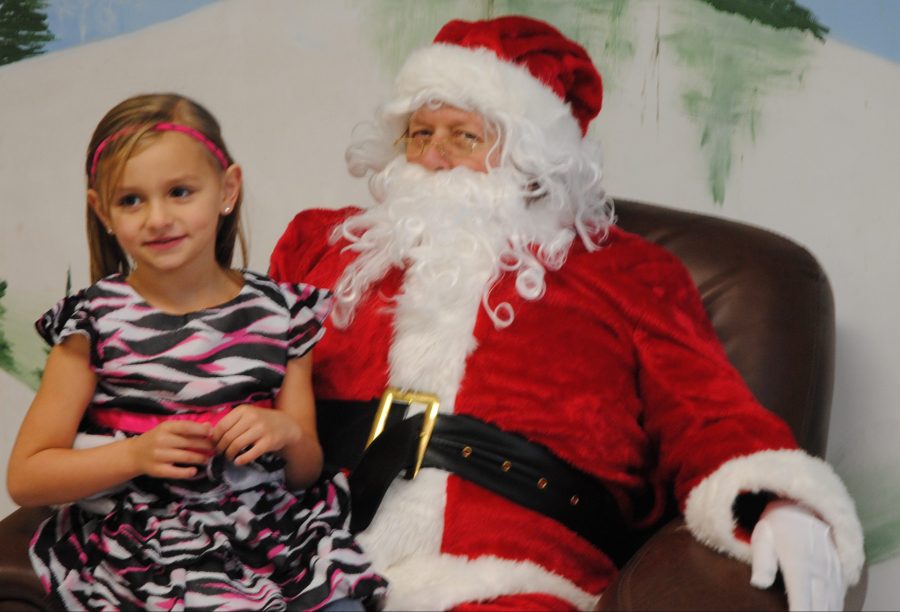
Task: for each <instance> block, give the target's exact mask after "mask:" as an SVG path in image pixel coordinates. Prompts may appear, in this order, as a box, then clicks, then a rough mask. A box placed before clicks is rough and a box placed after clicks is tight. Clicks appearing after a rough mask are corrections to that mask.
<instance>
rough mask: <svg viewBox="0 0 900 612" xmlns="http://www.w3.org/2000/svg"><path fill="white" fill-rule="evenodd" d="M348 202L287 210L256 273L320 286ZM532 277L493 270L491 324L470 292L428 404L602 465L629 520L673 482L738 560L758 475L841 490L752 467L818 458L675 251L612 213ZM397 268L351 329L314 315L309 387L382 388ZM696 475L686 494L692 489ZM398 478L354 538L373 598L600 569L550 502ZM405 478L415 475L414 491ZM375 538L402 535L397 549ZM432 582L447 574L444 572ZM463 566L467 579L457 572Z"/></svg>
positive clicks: (337, 268)
mask: <svg viewBox="0 0 900 612" xmlns="http://www.w3.org/2000/svg"><path fill="white" fill-rule="evenodd" d="M357 210H358V209H342V210H309V211H305V212H302V213H300V214H299V215H298V216H297V217H296V218H295V219H294V220H293V222H292V223H291V224H290V226H289V227H288V229H287V230H286V232H285V233H284V235H283V236H282V238H281V240H280V241H279V243H278V245H277V247H276V249H275V251H274V253H273V255H272V260H271V269H270V274H271V275H272V276H273V277H274V278H276V279H278V280H289V281H303V282H306V283H311V284H314V285H317V286H320V287H328V288H331V287H334V285H335V282H336V281H337V279H338V278H339V277H340V275H341V273H342V272H343V270H344V268H345V266H346V265H347V263H348V262H349V261H351V260H352V258H353V257H355V254H354V253H352V252H350V251H343V250H342V247H344V246H346V242H344V241H343V240H340V241H338V242H337V243H335V244H332V243H331V242H330V241H329V238H330V236H331V234H332V232H331V230H332V229H333V228H334V227H335V226H336V225H337V224H339V223H340V222H341V221H342V220H343V219H345V218H346V217H347V216H349V215H350V214H352V213H354V212H355V211H357ZM546 281H547V289H546V293H545V295H544V297H543V298H541V299H540V300H537V301H525V300H523V299H521V298H519V297H518V295H517V294H516V291H515V287H514V281H513V279H512V278H507V277H504V278H501V280H500V281H499V282H498V284H497V285H496V286H495V287H494V289H493V291H492V293H491V298H490V299H491V301H492V303H499V302H503V301H507V302H509V303H510V304H511V305H512V306H513V308H514V310H515V320H514V322H513V323H512V325H510V326H509V327H507V328H505V329H499V330H498V329H496V328H495V326H494V325H493V323H492V322H491V320H490V319H489V318H488V317H487V315H486V313H485V311H484V309H483V308H481V307H479V308H478V312H477V315H476V317H475V320H474V321H473V322H472V325H471V326H470V327H469V330H470V331H469V333H471V334H472V335H473V337H474V341H475V345H474V346H475V348H474V350H472V351H471V352H470V353H469V354H467V355H460V356H459V359H460V360H463V362H464V368H465V369H464V374H463V376H462V380H461V382H460V384H459V387H458V389H457V394H456V397H455V402H453V405H452V406H443V405H442V411H452V412H455V413H456V414H467V415H471V416H474V417H477V418H480V419H482V420H484V421H488V422H490V423H493V424H495V425H497V426H499V427H501V428H502V429H504V430H508V431H512V432H517V433H519V434H521V435H524V436H526V437H527V438H529V439H532V440H535V441H537V442H540V443H541V444H543V445H544V446H546V447H548V448H550V449H551V450H553V451H554V452H555V453H556V454H557V455H558V456H559V457H561V458H563V459H565V460H566V461H568V462H570V463H571V464H572V465H574V466H576V467H578V468H580V469H581V470H583V471H585V472H588V473H590V474H592V475H594V476H596V477H597V478H598V479H600V480H602V481H603V482H604V483H605V484H606V485H607V487H608V488H609V489H610V490H611V491H612V492H613V493H614V495H615V496H616V498H617V500H618V501H619V503H620V506H621V507H622V509H623V511H624V512H625V513H626V514H628V515H629V516H630V518H632V519H634V520H635V521H640V520H645V521H646V520H652V519H653V518H657V517H658V516H659V513H660V512H661V510H662V506H663V504H664V502H665V496H666V495H667V494H669V493H671V492H674V496H675V499H676V501H677V503H678V506H679V508H680V509H681V510H682V511H683V512H686V513H687V515H688V523H689V525H692V529H694V530H695V533H696V535H698V537H701V538H702V539H704V540H705V541H707V542H708V543H710V544H711V545H713V546H715V547H716V548H719V549H722V550H726V551H727V552H729V553H730V554H732V555H734V556H739V557H743V558H745V559H746V558H748V556H749V551H748V550H747V547H746V543H745V542H742V541H741V540H740V538H736V537H735V533H734V527H733V521H732V517H731V505H732V503H733V502H734V499H735V495H736V494H737V493H739V492H741V491H743V490H759V489H760V488H766V489H769V490H773V491H775V492H777V493H778V494H783V495H787V496H790V497H793V498H795V499H801V500H804V501H805V502H807V503H810V505H812V506H813V507H816V506H820V505H825V506H827V505H828V503H829V502H828V501H826V498H827V499H830V498H831V497H832V496H833V495H838V496H840V494H841V492H842V490H843V489H842V486H840V483H839V481H838V488H839V489H840V490H839V491H837V492H835V491H834V490H833V488H834V487H832V486H831V485H830V484H829V486H824V491H821V492H820V491H812V492H810V493H807V492H805V490H804V491H796V490H795V489H794V488H792V485H791V483H789V482H788V483H784V482H782V480H783V479H777V478H776V479H770V478H769V477H768V476H767V475H766V473H767V472H770V471H771V468H770V466H769V465H768V464H767V463H765V462H766V461H770V460H771V461H775V464H776V465H778V466H780V467H783V468H787V469H795V468H797V469H804V470H806V469H809V470H812V471H813V472H814V473H815V474H816V475H818V471H820V470H821V471H825V472H828V473H829V474H830V469H828V468H827V466H825V465H824V464H822V462H820V461H818V460H816V459H813V458H811V457H808V456H806V455H805V454H803V453H802V451H797V450H794V449H795V448H796V443H795V441H794V438H793V436H792V434H791V432H790V430H789V428H788V427H787V426H786V425H785V424H784V422H783V421H781V420H780V419H779V418H778V417H776V416H775V415H774V414H772V413H770V412H768V411H767V410H765V409H764V408H762V407H761V406H760V405H759V404H758V403H757V402H756V401H755V399H754V398H753V396H752V395H751V393H750V392H749V391H748V389H747V388H746V386H745V385H744V383H743V381H742V379H741V377H740V375H739V374H738V373H737V371H736V370H735V369H734V368H733V367H732V366H731V365H730V363H729V362H728V360H727V358H726V356H725V354H724V351H723V349H722V348H721V345H720V344H719V342H718V339H717V338H716V336H715V333H714V331H713V329H712V327H711V325H710V323H709V321H708V319H707V317H706V315H705V312H704V310H703V306H702V304H701V301H700V297H699V294H698V292H697V290H696V288H695V287H694V285H693V283H692V281H691V279H690V277H689V276H688V274H687V271H686V270H685V268H684V266H683V265H682V264H681V263H680V262H679V261H678V260H677V259H676V258H675V257H674V256H672V255H671V254H669V253H668V252H666V251H665V250H663V249H661V248H659V247H657V246H655V245H652V244H650V243H648V242H646V241H645V240H643V239H641V238H640V237H637V236H635V235H632V234H629V233H627V232H624V231H622V230H619V229H618V228H612V229H611V231H610V235H609V238H608V240H607V241H606V243H605V244H604V246H603V247H602V248H601V249H600V250H598V251H594V252H589V251H587V250H586V249H585V247H584V246H583V245H582V244H581V242H580V241H578V240H576V241H575V242H574V243H573V245H572V247H571V250H570V252H569V255H568V259H567V261H566V263H565V264H564V266H563V267H562V268H561V270H559V271H556V272H548V274H547V276H546ZM404 282H405V273H404V271H402V270H399V269H394V270H392V271H391V272H389V273H388V274H387V275H386V277H385V278H384V279H383V280H382V282H381V283H380V284H379V285H378V286H377V288H376V290H374V291H373V290H370V291H369V293H368V294H367V295H366V297H364V299H363V301H362V302H361V303H360V304H359V306H358V307H357V312H356V316H355V319H354V321H353V323H352V324H351V326H350V327H349V329H347V330H341V329H336V328H334V327H333V326H330V328H329V329H328V331H327V333H326V334H325V337H324V339H323V340H322V341H321V342H320V343H319V344H318V345H317V346H316V349H315V357H314V359H315V366H314V384H315V392H316V396H317V397H318V398H325V399H355V400H371V399H373V398H378V397H380V396H381V394H382V392H383V391H384V389H385V387H386V386H387V385H388V384H389V382H390V380H389V379H390V376H391V373H390V370H391V366H390V363H389V356H388V353H389V350H390V346H391V343H392V342H393V341H394V337H395V333H396V330H397V329H398V328H399V327H398V321H397V320H395V311H394V310H393V308H392V306H393V303H392V302H391V299H390V298H391V297H392V296H396V295H398V294H399V293H400V292H402V290H403V283H404ZM433 315H434V327H435V330H434V332H433V337H432V336H431V335H430V334H429V335H426V337H424V338H423V339H422V340H421V342H423V343H425V345H424V346H425V349H427V350H433V351H442V350H445V349H444V343H443V342H442V336H441V330H440V327H441V320H442V313H441V312H435V313H433ZM428 342H433V344H432V345H428V344H427V343H428ZM410 358H414V357H413V356H410ZM416 390H418V391H429V390H428V389H416ZM773 451H774V453H773ZM757 459H759V460H760V461H757ZM735 460H738V462H737V464H735V463H734V461H735ZM748 461H749V463H748ZM757 464H758V466H759V467H758V468H757ZM820 464H821V465H820ZM723 465H728V466H729V470H726V471H725V472H724V474H725V476H724V480H723V482H724V484H725V485H727V486H724V487H723V486H721V485H722V483H720V482H718V481H717V480H716V478H715V477H714V476H715V475H716V474H717V473H718V472H719V471H720V468H722V466H723ZM797 466H799V467H797ZM732 468H733V469H732ZM831 477H833V474H831ZM767 479H768V480H767ZM420 480H422V482H421V483H420ZM770 480H771V484H769V481H770ZM704 482H705V483H706V487H705V488H704V487H700V493H701V494H698V499H700V501H699V502H698V503H694V504H693V505H692V504H690V503H689V497H690V496H691V495H692V493H696V491H695V490H696V489H697V488H698V485H701V484H702V483H704ZM403 487H405V488H404V489H403V491H399V492H398V491H394V490H393V489H392V490H391V491H389V493H388V497H390V496H391V495H392V494H393V495H396V496H398V499H402V500H403V503H402V505H397V504H395V505H391V504H390V503H388V499H386V500H385V503H384V504H383V505H382V510H381V511H380V513H379V517H377V518H376V523H378V522H379V521H380V526H377V527H376V526H375V524H373V528H374V529H375V530H376V531H379V533H378V534H376V535H373V536H372V537H371V538H370V539H369V540H366V539H363V540H362V541H363V544H364V545H367V546H371V547H372V550H370V551H369V552H370V553H372V554H373V556H374V558H375V562H376V564H380V565H382V567H379V569H381V570H383V571H385V573H386V575H387V576H388V578H389V579H390V580H391V581H392V585H393V590H392V595H391V597H392V599H391V600H390V601H389V605H392V606H396V607H401V608H403V607H425V608H447V607H451V606H454V605H458V604H459V603H461V602H465V601H474V600H485V599H491V598H493V597H497V596H503V595H507V594H516V593H543V594H545V595H546V594H549V595H552V596H554V597H558V598H560V599H563V600H565V601H567V602H569V603H570V604H572V605H574V606H576V607H580V608H583V607H589V606H591V605H592V604H593V602H594V601H595V599H596V597H597V596H598V595H599V594H600V593H602V591H603V589H604V588H605V587H606V585H607V584H608V582H609V581H610V579H611V578H612V577H613V575H614V573H615V571H616V570H615V568H614V566H613V565H612V564H611V562H610V561H609V559H608V558H607V557H606V556H605V555H604V554H603V552H602V551H600V550H597V549H595V548H593V547H592V546H591V545H590V544H588V543H587V542H586V541H584V540H582V539H581V538H579V537H578V536H576V535H575V534H574V533H572V532H571V531H569V530H568V529H567V528H565V527H563V526H562V525H560V524H558V523H556V522H555V521H553V520H552V519H549V518H547V517H544V516H542V515H539V514H537V513H535V512H532V511H530V510H527V509H524V508H522V507H520V506H517V505H515V504H513V503H512V502H509V501H507V500H505V499H503V498H500V497H498V496H496V495H494V494H492V493H490V492H487V491H485V490H483V489H481V488H479V487H478V486H476V485H473V484H471V483H468V482H466V481H463V480H461V479H459V478H458V477H456V476H452V475H451V476H449V477H446V475H443V473H442V476H440V477H437V476H436V477H434V478H430V477H429V478H428V479H422V478H421V477H420V479H417V480H416V481H413V482H412V483H404V484H403ZM415 487H418V488H419V489H421V491H419V492H413V491H412V488H415ZM407 489H409V490H407ZM648 489H649V490H651V491H653V492H655V497H654V499H655V501H656V503H655V504H654V507H653V510H652V511H651V512H650V513H649V514H642V516H637V515H636V513H635V510H634V509H633V508H632V507H631V500H632V499H634V498H635V496H637V495H639V494H641V493H642V492H646V491H647V490H648ZM820 493H821V494H820ZM844 495H846V494H845V493H844ZM431 500H433V502H432V501H431ZM431 504H434V505H437V506H438V507H439V509H440V506H443V508H442V511H441V514H442V517H439V520H438V521H437V524H435V525H431V524H430V523H429V526H430V529H433V530H437V532H436V534H435V533H430V534H429V535H426V536H422V535H421V534H418V533H417V532H415V531H412V528H411V527H409V524H410V523H415V520H413V518H412V517H413V516H414V515H415V513H416V512H417V510H415V509H414V507H416V506H419V505H422V506H428V505H431ZM851 507H852V506H851ZM425 510H427V508H425ZM385 514H387V515H391V516H381V515H385ZM597 520H598V521H602V520H604V518H603V517H597ZM698 524H699V525H700V527H697V528H695V527H693V525H698ZM710 525H711V527H710ZM404 529H408V530H409V532H407V531H404ZM415 529H416V530H423V528H422V527H421V525H419V526H418V527H416V528H415ZM398 530H399V531H398ZM364 535H365V534H364ZM390 538H394V539H409V540H410V541H411V542H412V543H411V544H409V545H408V546H407V547H406V548H405V549H403V550H401V549H400V548H396V549H395V548H394V546H395V544H394V542H392V541H391V539H390ZM417 538H421V541H419V539H417ZM429 542H431V544H429ZM436 543H439V545H438V544H436ZM429 546H430V548H429ZM435 547H439V550H436V549H435ZM401 548H402V546H401ZM385 549H391V550H385ZM442 582H452V583H454V585H455V586H453V587H452V588H451V587H446V588H444V587H443V586H441V584H440V583H442ZM423 583H424V585H425V586H422V585H423ZM461 583H466V584H470V585H474V586H471V587H467V588H466V589H460V588H459V587H458V585H459V584H461Z"/></svg>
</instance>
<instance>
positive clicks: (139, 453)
mask: <svg viewBox="0 0 900 612" xmlns="http://www.w3.org/2000/svg"><path fill="white" fill-rule="evenodd" d="M210 433H211V428H210V426H209V424H208V423H196V422H194V421H165V422H163V423H160V424H159V425H157V426H156V427H154V428H153V429H151V430H150V431H148V432H146V433H144V434H141V435H140V436H138V437H136V438H132V439H131V440H132V446H131V448H132V456H133V457H134V460H135V463H136V465H137V470H138V471H139V472H140V473H141V474H146V475H147V476H154V477H156V478H191V477H193V476H195V475H196V474H197V468H196V467H192V466H193V465H203V464H204V463H206V462H207V461H208V460H209V458H210V456H211V455H212V454H213V450H214V448H215V447H214V445H213V442H212V440H210Z"/></svg>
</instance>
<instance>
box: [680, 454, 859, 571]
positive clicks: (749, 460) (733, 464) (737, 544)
mask: <svg viewBox="0 0 900 612" xmlns="http://www.w3.org/2000/svg"><path fill="white" fill-rule="evenodd" d="M758 491H770V492H772V493H774V494H776V495H778V496H780V497H783V498H786V499H791V500H794V501H796V502H798V503H801V504H803V505H804V506H807V507H808V508H810V509H811V510H813V511H814V512H816V513H817V514H818V515H819V516H820V517H822V519H823V520H824V521H825V522H826V523H828V524H829V525H830V526H831V528H832V533H833V536H834V542H835V546H836V548H837V551H838V555H839V557H840V560H841V566H842V568H843V572H844V577H845V578H846V579H847V582H848V583H849V584H850V585H853V584H856V582H857V581H858V580H859V575H860V572H861V571H862V566H863V562H864V561H865V554H864V552H863V535H862V526H861V525H860V523H859V518H858V517H857V515H856V507H855V506H854V503H853V500H852V499H851V498H850V495H849V494H848V493H847V489H846V487H844V483H843V482H841V479H840V478H839V477H838V476H837V474H835V473H834V470H832V469H831V466H829V465H828V464H827V463H825V462H824V461H822V460H821V459H817V458H815V457H812V456H810V455H808V454H806V453H805V452H803V451H801V450H777V451H763V452H759V453H754V454H752V455H747V456H745V457H738V458H736V459H732V460H731V461H728V462H726V463H724V464H722V465H721V466H720V467H719V468H718V469H717V470H716V471H715V472H713V473H712V474H710V475H709V476H708V477H707V478H705V479H704V480H703V481H702V482H701V483H700V484H699V485H697V486H696V487H694V489H693V490H692V491H691V493H690V495H689V496H688V499H687V504H686V505H685V512H684V515H685V521H686V522H687V525H688V528H689V529H690V530H691V533H693V534H694V536H695V537H696V538H697V539H698V540H700V541H701V542H704V543H705V544H707V545H709V546H710V547H712V548H715V549H716V550H718V551H721V552H724V553H727V554H729V555H731V556H732V557H735V558H736V559H740V560H742V561H745V562H747V563H749V562H750V560H751V556H750V545H749V543H747V542H743V541H741V540H739V539H737V538H736V537H735V534H734V530H735V526H736V524H735V518H734V515H733V512H732V505H733V504H734V500H735V499H736V498H737V496H738V495H740V494H741V493H748V492H750V493H753V492H758Z"/></svg>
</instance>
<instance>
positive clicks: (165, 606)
mask: <svg viewBox="0 0 900 612" xmlns="http://www.w3.org/2000/svg"><path fill="white" fill-rule="evenodd" d="M330 307H331V296H330V294H329V293H328V292H326V291H323V290H320V289H316V288H314V287H311V286H308V285H289V284H276V283H275V282H273V281H272V280H270V279H268V278H266V277H264V276H261V275H257V274H254V273H252V272H244V287H243V288H242V290H241V292H240V294H239V295H238V296H237V297H236V298H235V299H233V300H231V301H229V302H227V303H225V304H222V305H219V306H216V307H214V308H210V309H206V310H203V311H198V312H195V313H189V314H186V315H172V314H167V313H163V312H160V311H159V310H157V309H155V308H153V307H152V306H150V305H149V304H147V303H146V302H145V301H144V300H143V299H142V298H141V297H140V295H138V294H137V293H136V292H135V291H134V290H133V289H132V288H131V287H130V285H128V283H127V282H125V279H124V278H123V277H122V276H121V275H114V276H110V277H108V278H106V279H104V280H102V281H100V282H98V283H96V284H95V285H93V286H91V287H89V288H88V289H86V290H84V291H81V292H79V293H78V294H76V295H74V296H71V297H68V298H65V299H63V300H61V301H60V302H59V303H58V304H57V305H56V306H55V307H54V308H53V309H51V310H50V311H48V312H47V313H46V314H45V315H44V316H43V317H42V318H41V319H40V320H39V321H38V322H37V323H36V327H37V329H38V332H39V333H40V334H41V335H42V336H43V337H44V338H45V339H46V340H47V341H48V342H49V343H50V344H56V343H58V342H61V341H63V340H64V339H65V338H66V337H68V336H69V335H71V334H75V333H79V334H84V335H86V336H88V337H89V338H90V340H91V346H92V356H91V361H92V364H91V365H92V368H93V369H94V370H95V371H96V373H97V375H98V381H99V382H98V385H97V389H96V392H95V396H94V398H93V402H92V404H91V406H90V407H89V408H88V410H87V411H86V413H85V418H84V419H83V421H82V424H81V426H80V431H81V434H80V435H85V436H88V435H90V436H91V437H92V439H93V440H94V442H92V444H95V443H96V440H97V439H98V438H97V436H98V435H107V436H110V438H109V439H110V440H112V439H113V438H112V436H117V437H121V436H123V435H127V436H132V435H138V434H140V433H143V432H144V431H147V430H149V429H152V428H153V427H154V426H155V425H156V424H157V423H159V422H161V421H162V420H165V419H170V418H187V419H194V420H202V421H208V422H211V423H214V422H216V421H218V419H219V418H221V417H222V416H224V415H225V414H227V412H228V411H229V410H230V409H231V408H233V407H234V406H237V405H239V404H243V403H254V404H257V405H259V404H263V405H266V404H270V403H271V401H272V400H273V398H274V395H275V393H277V391H278V389H279V387H280V385H281V381H282V379H283V377H284V372H285V368H286V365H287V362H288V360H289V359H292V358H295V357H299V356H302V355H304V354H305V353H306V352H308V351H309V350H310V349H311V348H312V346H313V345H314V344H315V343H316V342H317V341H318V339H319V338H320V337H321V335H322V333H323V329H322V322H323V321H324V319H325V317H326V316H327V314H328V311H329V309H330ZM282 468H283V462H282V460H281V459H280V458H278V457H276V456H274V455H265V456H263V457H261V458H260V459H259V460H257V461H256V462H254V463H253V464H251V465H248V466H244V467H239V466H235V465H234V464H232V463H231V462H229V461H227V460H226V459H224V458H223V457H221V456H217V457H213V458H212V459H211V460H210V462H209V463H208V464H207V465H206V466H205V467H204V469H203V470H201V472H200V473H199V474H198V475H197V476H196V477H194V478H193V479H189V480H163V479H156V478H150V477H140V478H136V479H134V480H132V481H130V482H128V483H126V484H125V485H124V486H122V487H119V488H117V489H116V490H114V491H110V492H107V493H105V494H103V495H100V496H95V497H94V498H91V499H88V500H84V501H82V502H78V503H75V504H69V505H66V506H63V507H61V508H59V509H58V510H57V512H55V513H54V515H53V516H51V517H50V518H49V519H48V520H47V521H46V522H45V523H44V524H43V525H42V526H41V527H40V528H39V529H38V531H37V533H36V534H35V536H34V538H33V539H32V543H31V551H30V554H31V560H32V564H33V566H34V568H35V570H36V572H37V573H38V575H39V576H40V578H41V580H42V582H43V583H44V586H45V588H47V590H48V592H51V593H53V594H54V596H55V598H56V599H57V603H58V605H60V606H62V607H63V608H65V609H71V610H75V609H88V610H101V609H144V608H146V609H158V610H183V609H189V610H207V609H208V610H246V609H258V610H280V609H286V608H291V609H304V610H315V609H318V608H320V607H322V606H324V605H326V604H328V603H330V602H333V601H336V600H339V599H343V598H347V597H349V598H352V599H359V600H363V601H365V602H367V603H369V604H371V603H373V602H374V601H376V600H377V599H378V598H379V597H381V596H382V595H383V594H384V591H385V587H386V583H385V581H384V580H383V579H382V578H381V577H380V576H378V575H377V574H375V573H374V572H372V570H371V568H370V565H369V561H368V559H367V557H366V556H365V554H364V553H363V552H362V551H361V550H360V548H359V547H358V545H357V544H356V542H355V541H354V539H353V537H352V535H351V534H350V533H349V531H348V526H349V509H350V504H349V489H348V486H347V482H346V478H345V477H344V475H343V474H336V475H333V476H332V477H331V478H328V479H326V478H323V479H321V480H320V481H319V482H318V483H316V484H315V485H314V486H312V487H309V488H308V489H306V490H305V491H290V490H288V489H287V488H286V486H285V484H284V475H283V470H282Z"/></svg>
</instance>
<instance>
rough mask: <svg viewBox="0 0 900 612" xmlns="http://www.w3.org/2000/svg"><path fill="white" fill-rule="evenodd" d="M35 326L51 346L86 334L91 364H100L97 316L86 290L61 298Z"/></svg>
mask: <svg viewBox="0 0 900 612" xmlns="http://www.w3.org/2000/svg"><path fill="white" fill-rule="evenodd" d="M34 327H35V329H36V330H37V333H38V335H40V337H41V338H43V339H44V341H45V342H47V344H48V345H50V346H56V345H57V344H60V343H61V342H63V341H64V340H65V339H66V338H68V337H69V336H72V335H74V334H81V335H83V336H86V337H87V339H88V341H89V342H90V345H91V365H93V366H94V367H96V366H97V365H98V361H99V356H98V354H97V324H96V318H95V317H94V313H93V311H92V309H91V302H90V299H88V297H87V295H86V293H85V291H83V290H82V291H79V292H78V293H76V294H74V295H70V296H67V297H64V298H63V299H61V300H60V301H59V302H57V303H56V304H55V305H54V306H53V308H51V309H50V310H48V311H47V312H45V313H44V314H43V315H41V317H40V318H39V319H38V320H37V321H35V323H34Z"/></svg>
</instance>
